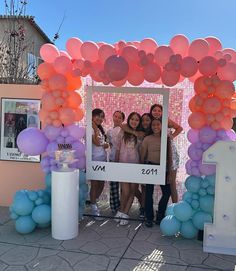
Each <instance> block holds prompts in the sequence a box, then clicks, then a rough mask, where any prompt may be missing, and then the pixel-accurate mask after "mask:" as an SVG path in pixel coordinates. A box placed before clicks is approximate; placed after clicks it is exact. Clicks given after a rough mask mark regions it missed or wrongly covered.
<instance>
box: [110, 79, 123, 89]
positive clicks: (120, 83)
mask: <svg viewBox="0 0 236 271" xmlns="http://www.w3.org/2000/svg"><path fill="white" fill-rule="evenodd" d="M111 83H112V85H113V86H115V87H122V86H123V85H124V84H125V83H126V78H125V79H122V80H119V81H112V82H111Z"/></svg>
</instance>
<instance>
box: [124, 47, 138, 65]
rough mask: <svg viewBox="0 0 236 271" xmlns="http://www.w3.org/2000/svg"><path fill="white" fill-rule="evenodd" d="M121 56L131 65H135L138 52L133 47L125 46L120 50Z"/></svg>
mask: <svg viewBox="0 0 236 271" xmlns="http://www.w3.org/2000/svg"><path fill="white" fill-rule="evenodd" d="M121 56H123V57H124V58H125V60H126V61H127V62H128V63H129V64H131V65H132V64H133V65H134V64H137V63H138V61H139V56H138V50H137V49H136V48H135V46H133V45H128V46H125V47H124V48H123V50H122V53H121Z"/></svg>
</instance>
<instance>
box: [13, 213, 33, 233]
mask: <svg viewBox="0 0 236 271" xmlns="http://www.w3.org/2000/svg"><path fill="white" fill-rule="evenodd" d="M35 227H36V223H35V222H34V221H33V219H32V217H31V216H29V215H27V216H20V217H19V218H18V219H17V220H16V223H15V228H16V231H17V232H19V233H21V234H27V233H30V232H32V231H33V230H34V229H35Z"/></svg>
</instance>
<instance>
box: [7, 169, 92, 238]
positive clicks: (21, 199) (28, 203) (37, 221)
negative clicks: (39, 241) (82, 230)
mask: <svg viewBox="0 0 236 271" xmlns="http://www.w3.org/2000/svg"><path fill="white" fill-rule="evenodd" d="M45 184H46V188H45V189H44V190H42V189H41V190H37V191H32V190H31V191H30V190H20V191H17V192H16V194H15V196H14V199H13V203H12V205H11V206H10V217H11V218H12V219H13V220H15V228H16V231H17V232H19V233H21V234H27V233H30V232H32V231H34V230H35V229H36V228H47V227H49V226H50V225H51V174H50V173H49V174H47V175H46V177H45ZM87 195H88V185H87V184H86V177H85V173H84V172H83V171H80V176H79V203H78V204H79V219H82V217H83V213H84V208H85V201H86V199H87Z"/></svg>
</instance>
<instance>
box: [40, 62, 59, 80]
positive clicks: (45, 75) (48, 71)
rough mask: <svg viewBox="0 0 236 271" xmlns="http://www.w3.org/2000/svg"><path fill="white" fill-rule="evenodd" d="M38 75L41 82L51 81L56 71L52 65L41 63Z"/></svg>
mask: <svg viewBox="0 0 236 271" xmlns="http://www.w3.org/2000/svg"><path fill="white" fill-rule="evenodd" d="M37 74H38V76H39V77H40V79H41V80H44V79H49V78H50V77H51V76H53V75H54V74H55V70H54V68H53V66H52V65H51V64H50V63H47V62H44V63H41V64H40V65H39V66H38V68H37Z"/></svg>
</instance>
